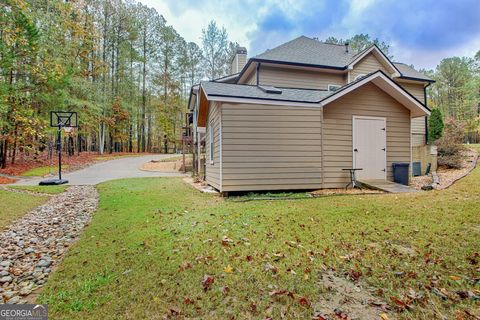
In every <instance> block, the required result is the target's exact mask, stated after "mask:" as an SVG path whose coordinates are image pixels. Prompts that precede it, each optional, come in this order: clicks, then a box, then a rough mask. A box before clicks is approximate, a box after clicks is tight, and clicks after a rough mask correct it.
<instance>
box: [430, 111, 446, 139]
mask: <svg viewBox="0 0 480 320" xmlns="http://www.w3.org/2000/svg"><path fill="white" fill-rule="evenodd" d="M443 127H444V125H443V116H442V112H441V111H440V109H438V108H434V109H433V110H432V113H431V114H430V118H428V142H434V141H435V140H438V139H440V138H441V137H442V134H443Z"/></svg>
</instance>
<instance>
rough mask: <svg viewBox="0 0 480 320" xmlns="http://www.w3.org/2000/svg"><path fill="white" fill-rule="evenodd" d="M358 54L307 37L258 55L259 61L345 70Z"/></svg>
mask: <svg viewBox="0 0 480 320" xmlns="http://www.w3.org/2000/svg"><path fill="white" fill-rule="evenodd" d="M355 55H357V52H352V50H349V52H346V51H345V46H344V45H336V44H327V43H323V42H320V41H318V40H314V39H310V38H308V37H305V36H301V37H298V38H296V39H293V40H292V41H289V42H286V43H284V44H282V45H280V46H278V47H276V48H274V49H271V50H267V51H265V52H264V53H262V54H259V55H257V56H256V57H255V58H257V59H265V60H273V61H282V62H292V63H303V64H312V65H321V66H330V67H338V68H344V67H345V66H347V65H348V64H349V62H350V61H352V59H353V57H354V56H355Z"/></svg>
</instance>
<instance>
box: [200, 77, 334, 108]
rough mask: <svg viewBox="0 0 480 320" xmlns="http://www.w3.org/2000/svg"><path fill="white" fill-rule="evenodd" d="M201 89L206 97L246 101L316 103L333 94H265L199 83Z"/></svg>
mask: <svg viewBox="0 0 480 320" xmlns="http://www.w3.org/2000/svg"><path fill="white" fill-rule="evenodd" d="M201 86H202V88H203V89H204V90H205V92H206V93H207V95H208V96H217V97H239V98H248V99H262V100H276V101H291V102H305V103H318V102H319V101H320V100H322V99H324V98H326V97H328V96H329V95H331V94H332V93H333V92H332V91H326V90H309V89H292V88H280V89H281V90H282V93H281V94H278V93H266V92H265V91H263V90H262V89H260V88H259V87H257V86H251V85H243V84H230V83H221V82H210V81H204V82H202V83H201Z"/></svg>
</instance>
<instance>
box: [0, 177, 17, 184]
mask: <svg viewBox="0 0 480 320" xmlns="http://www.w3.org/2000/svg"><path fill="white" fill-rule="evenodd" d="M15 181H17V180H15V179H12V178H7V177H0V184H9V183H14V182H15Z"/></svg>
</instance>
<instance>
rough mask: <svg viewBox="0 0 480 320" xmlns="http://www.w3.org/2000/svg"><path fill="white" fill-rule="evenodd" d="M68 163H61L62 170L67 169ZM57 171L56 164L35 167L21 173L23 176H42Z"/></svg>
mask: <svg viewBox="0 0 480 320" xmlns="http://www.w3.org/2000/svg"><path fill="white" fill-rule="evenodd" d="M68 168H69V165H68V164H66V165H62V170H63V169H65V170H66V169H68ZM57 173H58V166H57V165H55V166H44V167H37V168H33V169H30V170H28V171H25V172H23V173H22V174H21V176H23V177H43V176H45V175H47V174H57Z"/></svg>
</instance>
